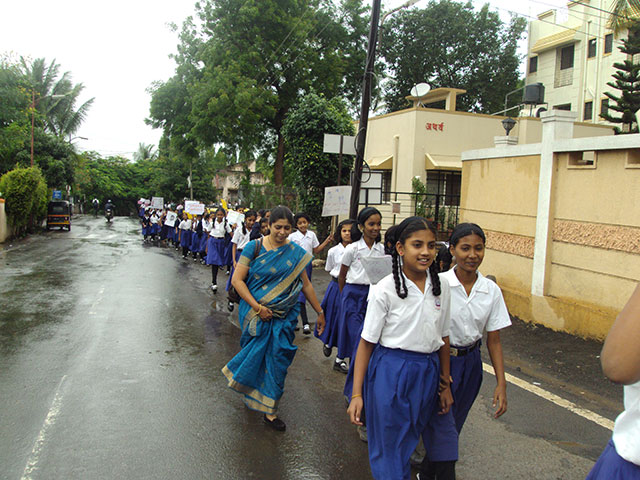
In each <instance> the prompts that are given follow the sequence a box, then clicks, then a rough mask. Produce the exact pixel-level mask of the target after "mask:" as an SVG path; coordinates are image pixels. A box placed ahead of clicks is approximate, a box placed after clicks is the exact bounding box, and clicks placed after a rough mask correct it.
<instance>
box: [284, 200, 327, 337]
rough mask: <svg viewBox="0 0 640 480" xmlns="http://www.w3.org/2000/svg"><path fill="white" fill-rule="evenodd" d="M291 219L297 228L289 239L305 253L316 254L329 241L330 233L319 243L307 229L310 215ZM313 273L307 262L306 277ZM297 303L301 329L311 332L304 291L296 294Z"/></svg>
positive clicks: (298, 214) (313, 233) (302, 214)
mask: <svg viewBox="0 0 640 480" xmlns="http://www.w3.org/2000/svg"><path fill="white" fill-rule="evenodd" d="M293 221H294V222H295V223H296V228H297V230H296V231H295V232H293V233H292V234H291V235H289V240H290V241H292V242H293V243H295V244H297V245H300V246H301V247H302V248H304V249H305V250H306V251H307V253H310V254H311V255H317V254H318V253H320V252H321V251H322V250H324V249H325V248H326V247H327V245H329V242H330V241H331V235H329V236H327V238H326V239H325V241H324V242H322V243H320V242H319V241H318V237H317V236H316V234H315V232H312V231H311V230H309V224H310V223H311V217H310V216H309V215H307V214H306V213H297V214H296V216H295V217H294V219H293ZM312 273H313V264H312V262H309V264H308V265H307V277H309V280H311V274H312ZM298 303H300V304H301V305H300V318H301V319H302V331H303V333H304V334H305V335H310V334H311V327H309V318H308V317H307V308H306V303H307V297H305V296H304V293H302V292H300V295H299V296H298Z"/></svg>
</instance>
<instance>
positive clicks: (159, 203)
mask: <svg viewBox="0 0 640 480" xmlns="http://www.w3.org/2000/svg"><path fill="white" fill-rule="evenodd" d="M151 208H156V209H158V210H162V209H163V208H164V198H163V197H151Z"/></svg>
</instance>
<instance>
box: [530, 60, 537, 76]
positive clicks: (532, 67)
mask: <svg viewBox="0 0 640 480" xmlns="http://www.w3.org/2000/svg"><path fill="white" fill-rule="evenodd" d="M537 71H538V57H530V58H529V73H536V72H537Z"/></svg>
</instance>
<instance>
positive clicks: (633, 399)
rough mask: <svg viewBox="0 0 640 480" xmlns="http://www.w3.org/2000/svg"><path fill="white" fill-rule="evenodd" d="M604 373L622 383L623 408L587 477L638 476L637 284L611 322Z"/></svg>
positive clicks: (623, 479)
mask: <svg viewBox="0 0 640 480" xmlns="http://www.w3.org/2000/svg"><path fill="white" fill-rule="evenodd" d="M600 361H601V362H602V370H603V371H604V374H605V375H606V376H607V377H608V378H609V379H610V380H611V381H613V382H616V383H621V384H623V385H624V412H622V413H621V414H620V415H618V418H616V423H615V424H614V426H613V436H612V437H611V440H609V443H608V444H607V446H606V448H605V449H604V452H603V453H602V455H600V458H599V459H598V461H597V462H596V464H595V465H594V466H593V469H592V470H591V472H590V473H589V475H588V476H587V480H639V479H640V285H638V286H637V287H636V289H635V291H634V292H633V294H632V295H631V298H630V299H629V301H628V302H627V304H626V305H625V307H624V308H623V309H622V311H621V312H620V314H619V315H618V318H616V321H615V322H614V323H613V326H612V327H611V330H610V331H609V334H608V335H607V339H606V340H605V342H604V347H603V348H602V355H601V356H600Z"/></svg>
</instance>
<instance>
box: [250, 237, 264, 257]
mask: <svg viewBox="0 0 640 480" xmlns="http://www.w3.org/2000/svg"><path fill="white" fill-rule="evenodd" d="M261 249H262V237H261V238H259V239H258V241H257V242H256V248H254V250H253V258H256V257H257V256H258V255H260V250H261ZM253 258H252V259H251V260H253Z"/></svg>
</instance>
